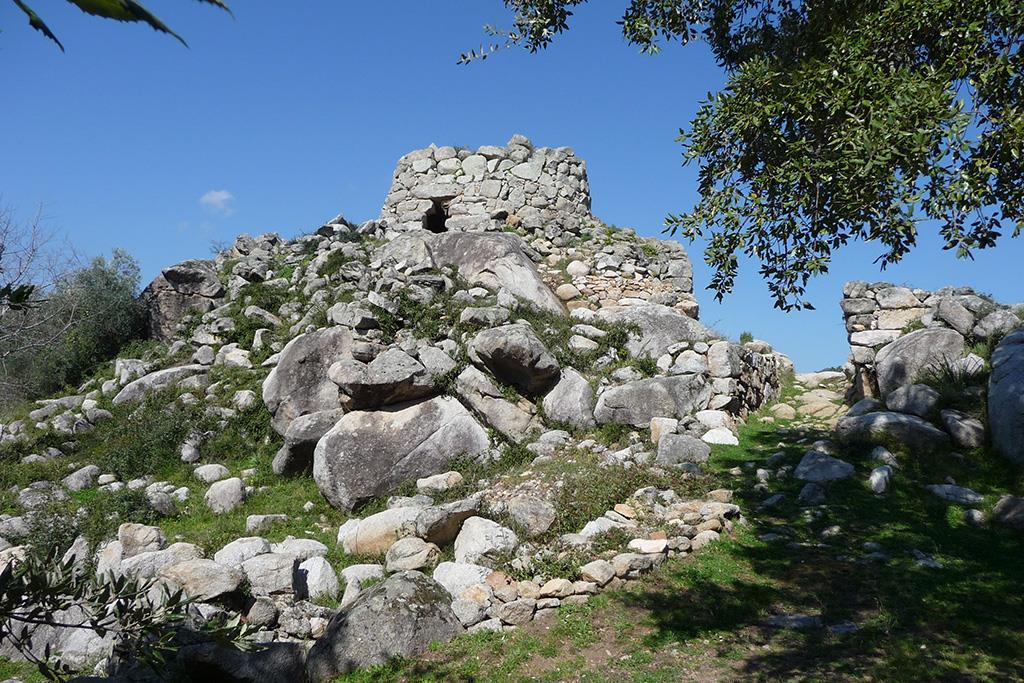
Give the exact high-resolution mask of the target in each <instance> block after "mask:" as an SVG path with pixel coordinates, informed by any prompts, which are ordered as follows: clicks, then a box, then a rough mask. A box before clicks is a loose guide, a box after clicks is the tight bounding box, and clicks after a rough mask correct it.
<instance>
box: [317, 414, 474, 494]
mask: <svg viewBox="0 0 1024 683" xmlns="http://www.w3.org/2000/svg"><path fill="white" fill-rule="evenodd" d="M488 446H489V440H488V437H487V432H486V431H484V429H483V427H481V426H480V424H479V423H478V422H477V421H476V420H475V419H474V418H473V416H472V415H470V414H469V411H467V410H466V409H465V408H464V407H463V406H462V404H460V403H459V402H458V401H457V400H455V399H454V398H451V397H447V396H441V397H437V398H432V399H429V400H426V401H422V402H419V403H413V404H411V405H404V406H395V407H393V408H389V409H386V410H379V411H356V412H352V413H348V414H347V415H345V416H344V417H343V418H342V419H341V420H339V421H338V423H337V424H336V425H335V426H334V427H333V428H331V429H330V431H328V432H327V433H326V434H325V435H324V436H323V438H322V439H320V442H319V443H318V444H317V446H316V449H315V451H314V455H313V478H314V479H315V480H316V483H317V486H318V487H319V489H320V492H321V493H323V495H324V497H325V498H326V499H327V500H328V502H330V503H331V505H334V506H335V507H338V508H342V509H345V510H351V509H352V508H353V507H355V506H356V505H358V504H360V503H362V502H364V501H366V500H368V499H369V498H372V497H374V496H377V495H380V494H383V493H387V492H388V491H391V490H393V489H395V488H397V487H398V485H400V484H401V483H403V482H405V481H409V480H411V479H412V480H415V479H419V478H420V477H425V476H428V475H431V474H437V473H438V472H444V471H446V470H447V469H449V467H448V465H449V463H450V462H451V461H452V460H455V459H457V458H460V457H464V456H473V455H476V454H477V453H480V452H481V451H484V450H486V449H487V447H488Z"/></svg>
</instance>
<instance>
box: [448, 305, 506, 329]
mask: <svg viewBox="0 0 1024 683" xmlns="http://www.w3.org/2000/svg"><path fill="white" fill-rule="evenodd" d="M508 318H509V310H508V309H507V308H504V307H502V306H482V307H474V306H470V307H468V308H464V309H462V313H460V314H459V322H460V323H462V324H463V325H477V326H480V327H494V326H495V325H501V324H502V323H505V322H508Z"/></svg>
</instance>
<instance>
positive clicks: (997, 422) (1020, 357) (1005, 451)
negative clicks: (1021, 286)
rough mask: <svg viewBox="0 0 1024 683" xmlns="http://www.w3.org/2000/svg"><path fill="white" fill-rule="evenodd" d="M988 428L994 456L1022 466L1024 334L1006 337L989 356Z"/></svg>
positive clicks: (1023, 444)
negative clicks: (994, 451)
mask: <svg viewBox="0 0 1024 683" xmlns="http://www.w3.org/2000/svg"><path fill="white" fill-rule="evenodd" d="M988 428H989V432H990V434H991V435H992V446H993V447H994V448H995V450H996V452H997V453H999V454H1000V455H1001V456H1003V457H1004V458H1007V459H1009V460H1012V461H1014V462H1017V463H1024V330H1017V331H1015V332H1011V333H1010V334H1008V335H1006V337H1004V338H1003V340H1002V341H1001V342H999V345H998V346H996V350H995V352H994V353H993V354H992V376H991V377H990V378H989V382H988Z"/></svg>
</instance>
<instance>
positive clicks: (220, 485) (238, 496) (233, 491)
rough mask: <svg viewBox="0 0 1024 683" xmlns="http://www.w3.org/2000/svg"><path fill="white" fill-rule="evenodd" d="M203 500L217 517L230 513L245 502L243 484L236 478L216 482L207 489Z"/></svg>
mask: <svg viewBox="0 0 1024 683" xmlns="http://www.w3.org/2000/svg"><path fill="white" fill-rule="evenodd" d="M203 500H205V501H206V506H207V507H209V508H210V509H211V510H213V511H214V512H215V513H217V514H218V515H221V514H225V513H228V512H232V511H233V510H235V509H237V508H238V507H239V506H241V505H242V503H244V502H245V484H243V483H242V480H241V479H239V478H238V477H232V478H231V479H224V480H222V481H218V482H216V483H214V484H213V485H212V486H210V488H209V489H207V491H206V495H205V496H204V497H203Z"/></svg>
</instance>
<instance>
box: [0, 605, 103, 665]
mask: <svg viewBox="0 0 1024 683" xmlns="http://www.w3.org/2000/svg"><path fill="white" fill-rule="evenodd" d="M47 616H49V617H50V618H51V619H52V621H53V622H54V623H58V624H59V623H71V624H77V623H82V622H86V621H87V620H88V617H89V615H88V614H87V613H86V612H85V610H84V609H82V608H81V607H77V606H75V607H71V608H70V609H67V610H59V611H56V612H52V613H51V614H49V615H47ZM27 630H28V634H29V635H30V640H31V648H30V652H31V653H32V654H33V655H34V656H35V657H36V658H37V659H39V660H40V661H47V659H48V658H55V657H58V656H59V657H60V659H61V661H62V662H63V663H64V664H66V665H68V666H70V667H72V668H74V669H79V670H85V669H88V668H91V667H92V666H93V665H95V664H97V663H98V662H99V661H100V660H102V659H105V658H106V657H109V656H110V653H111V651H112V650H113V647H114V642H115V640H116V638H117V634H115V633H113V632H112V631H110V632H107V633H106V634H105V635H104V636H102V637H101V636H100V635H99V634H97V633H96V632H95V631H91V630H89V629H81V628H68V627H61V626H51V625H37V626H29V627H28V628H27ZM18 634H19V635H21V627H20V626H19V627H18ZM0 656H3V657H5V658H7V659H10V660H13V661H25V660H26V657H25V655H23V654H22V653H21V651H19V650H18V649H17V648H16V647H15V646H14V644H13V642H12V639H11V638H9V637H5V638H3V639H0ZM15 680H17V679H15Z"/></svg>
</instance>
